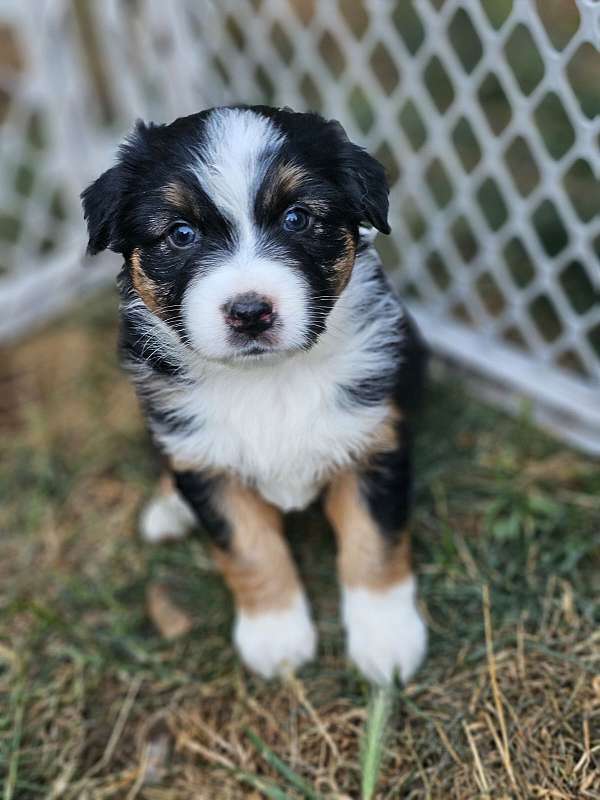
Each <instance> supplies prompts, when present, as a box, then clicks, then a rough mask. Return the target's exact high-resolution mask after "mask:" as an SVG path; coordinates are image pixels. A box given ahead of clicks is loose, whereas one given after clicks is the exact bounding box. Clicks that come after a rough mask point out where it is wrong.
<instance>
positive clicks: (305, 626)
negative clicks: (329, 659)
mask: <svg viewBox="0 0 600 800" xmlns="http://www.w3.org/2000/svg"><path fill="white" fill-rule="evenodd" d="M233 641H234V642H235V646H236V647H237V649H238V651H239V653H240V655H241V657H242V660H243V661H244V663H245V664H246V666H248V667H249V668H250V669H251V670H253V671H254V672H258V674H259V675H262V676H263V678H272V677H273V676H275V675H277V674H279V673H282V672H284V671H285V670H286V668H292V669H293V668H295V667H299V666H300V665H301V664H304V662H306V661H310V660H311V659H312V658H314V655H315V651H316V648H317V633H316V631H315V628H314V626H313V624H312V622H311V619H310V613H309V609H308V603H307V602H306V597H305V596H304V595H303V594H298V595H297V597H296V599H295V600H294V602H293V604H292V605H291V606H290V607H289V608H286V609H283V610H281V611H269V612H267V613H265V614H247V613H245V612H243V611H240V612H238V616H237V619H236V622H235V629H234V634H233Z"/></svg>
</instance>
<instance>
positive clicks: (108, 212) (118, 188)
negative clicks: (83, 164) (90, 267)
mask: <svg viewBox="0 0 600 800" xmlns="http://www.w3.org/2000/svg"><path fill="white" fill-rule="evenodd" d="M122 183H123V181H122V168H121V166H120V165H117V166H116V167H111V168H110V169H109V170H107V171H106V172H104V173H103V174H102V175H100V177H99V178H98V179H97V180H95V181H94V183H92V184H91V185H90V186H88V188H87V189H86V190H85V191H84V192H82V193H81V202H82V204H83V215H84V217H85V219H86V222H87V227H88V236H89V242H88V253H89V254H90V255H95V254H96V253H99V252H100V251H101V250H106V248H107V247H110V246H111V243H113V241H114V231H115V223H116V220H117V216H118V213H119V205H120V201H121V196H122V191H123V186H122Z"/></svg>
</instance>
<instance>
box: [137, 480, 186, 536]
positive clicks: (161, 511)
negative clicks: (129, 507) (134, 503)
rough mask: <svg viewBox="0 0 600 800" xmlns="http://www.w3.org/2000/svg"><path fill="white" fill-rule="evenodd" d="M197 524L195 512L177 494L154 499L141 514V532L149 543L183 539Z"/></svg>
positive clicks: (159, 496) (161, 495)
mask: <svg viewBox="0 0 600 800" xmlns="http://www.w3.org/2000/svg"><path fill="white" fill-rule="evenodd" d="M195 524H196V517H195V516H194V512H193V511H192V509H191V508H190V507H189V506H188V505H187V503H186V502H185V501H184V500H183V498H182V497H181V496H180V495H179V494H178V493H177V492H168V493H167V494H159V495H156V497H153V498H152V499H151V500H150V501H149V502H148V504H147V505H146V507H145V508H144V510H143V511H142V513H141V514H140V522H139V530H140V535H141V537H142V539H145V540H146V541H147V542H162V541H164V540H165V539H181V538H182V537H184V536H185V535H186V533H187V532H188V531H189V530H191V529H192V528H193V527H194V525H195Z"/></svg>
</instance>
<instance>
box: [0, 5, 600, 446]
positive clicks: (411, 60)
mask: <svg viewBox="0 0 600 800" xmlns="http://www.w3.org/2000/svg"><path fill="white" fill-rule="evenodd" d="M5 5H6V6H7V8H8V9H9V10H11V11H12V13H11V14H8V13H7V18H6V20H5V24H4V25H2V26H0V119H1V120H2V122H1V124H2V143H1V146H0V166H1V168H2V170H3V173H4V176H5V178H4V180H3V182H2V183H3V186H2V187H0V206H1V212H0V213H1V216H0V242H3V243H4V244H5V245H6V248H5V249H6V256H5V257H3V259H2V262H1V264H0V269H3V270H4V273H3V275H2V276H1V277H0V281H2V283H1V284H0V286H1V288H2V293H3V298H4V299H3V300H2V301H1V302H0V335H1V334H2V333H3V332H4V333H10V332H14V331H15V330H17V329H23V328H24V327H26V326H27V325H29V324H30V322H31V321H32V320H33V319H34V318H36V317H37V318H39V317H40V316H41V315H42V314H43V313H49V312H50V311H51V310H53V308H54V307H56V306H57V305H59V304H60V303H61V302H62V301H63V300H64V299H65V298H67V297H69V296H72V294H73V293H74V292H76V291H79V289H80V288H81V287H82V286H83V285H84V283H85V282H86V281H94V280H96V279H97V277H98V276H100V275H101V274H102V275H103V274H104V272H103V270H102V269H96V270H89V271H84V270H81V269H80V260H81V253H82V251H83V247H84V238H83V237H84V232H83V230H82V226H81V221H80V216H79V211H78V203H77V193H78V191H79V190H80V188H81V186H82V185H84V184H85V182H86V181H87V180H88V179H89V178H91V177H92V176H93V175H94V174H95V173H97V172H98V171H99V170H100V169H103V168H105V167H106V166H107V165H108V164H109V163H110V157H111V155H110V154H111V149H112V147H113V146H114V143H115V141H117V140H118V138H119V136H120V135H121V134H122V132H123V130H124V129H126V128H127V127H128V126H129V125H130V124H131V121H132V120H133V119H134V118H135V117H136V116H143V117H147V118H152V119H154V120H157V121H166V120H169V119H171V118H173V117H175V116H178V115H181V114H184V113H189V112H191V111H196V110H198V109H199V108H201V107H205V106H208V105H215V104H223V103H228V102H236V101H244V102H266V103H270V104H274V105H290V106H293V107H295V108H299V109H303V108H312V109H316V110H318V111H321V112H322V113H323V114H325V115H326V116H329V117H337V118H339V119H340V120H341V121H342V122H343V123H344V125H345V126H346V128H347V130H348V132H349V134H350V135H351V136H352V137H353V138H355V139H356V140H357V141H359V142H361V143H362V144H364V145H365V147H367V148H368V149H369V150H370V151H371V152H373V153H374V154H376V155H377V156H378V157H379V158H380V160H381V161H382V162H383V163H384V164H385V166H386V168H387V171H388V175H389V178H390V182H391V184H392V198H391V199H392V204H391V222H392V225H393V229H394V233H393V236H392V237H389V238H387V239H385V238H384V237H380V246H381V250H382V254H383V256H384V259H385V262H386V264H387V265H388V268H389V270H390V274H391V275H392V276H393V278H394V280H395V281H396V282H397V284H398V286H399V287H400V288H401V289H402V291H403V292H404V294H405V296H406V297H407V298H408V299H409V302H410V305H411V308H412V310H413V311H414V313H415V315H416V316H417V318H418V319H419V321H420V322H421V325H422V327H423V329H424V331H425V332H426V334H427V336H428V338H429V340H430V341H431V343H432V345H433V347H434V349H436V350H437V351H438V352H439V353H441V354H443V355H445V356H447V357H450V358H452V359H454V360H456V361H458V362H460V363H461V364H464V365H465V366H467V367H468V368H470V369H471V371H472V372H473V373H474V374H477V375H479V376H483V377H484V378H485V380H484V381H483V382H480V386H481V387H482V388H483V389H484V390H485V391H486V392H487V393H488V394H493V396H494V397H495V398H496V399H497V400H498V401H500V402H502V403H503V404H505V405H508V406H513V407H515V406H516V405H517V404H518V403H519V402H520V400H519V398H522V397H523V396H526V397H528V398H530V399H531V400H532V401H533V403H532V407H533V409H534V414H535V416H536V418H538V419H539V420H540V421H541V422H543V423H545V424H546V425H548V426H550V427H552V428H553V429H554V430H556V431H558V432H560V433H561V434H562V435H563V436H564V437H566V438H568V439H569V440H571V441H572V442H575V443H577V444H579V445H580V446H582V447H585V448H586V449H588V450H590V451H594V452H600V180H599V178H600V176H599V174H598V173H599V170H600V159H599V144H600V138H599V137H600V52H599V48H600V3H598V2H596V1H595V0H537V1H536V0H445V1H444V0H415V1H414V2H409V1H408V0H321V1H317V0H246V1H244V0H219V1H218V2H216V0H215V2H197V1H196V2H192V0H189V2H187V1H186V0H175V2H173V3H171V4H169V7H168V9H167V8H166V7H165V4H164V3H159V2H156V0H128V1H126V0H122V2H116V0H105V2H103V3H101V4H100V3H97V4H93V3H87V4H86V3H84V2H77V1H74V2H67V1H66V0H47V2H41V0H40V2H34V0H31V1H30V2H29V3H28V2H20V3H19V2H16V0H13V2H12V3H8V1H6V2H5ZM33 9H35V11H34V13H32V11H33ZM92 274H93V275H95V276H96V277H90V276H91V275H92ZM84 275H85V276H88V277H84ZM59 279H60V280H59ZM40 287H41V288H40ZM24 308H27V312H25V311H23V309H24ZM2 326H3V327H2Z"/></svg>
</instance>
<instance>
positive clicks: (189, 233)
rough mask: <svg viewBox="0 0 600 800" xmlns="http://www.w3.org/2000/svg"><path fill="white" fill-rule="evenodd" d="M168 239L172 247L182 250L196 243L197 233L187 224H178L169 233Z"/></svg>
mask: <svg viewBox="0 0 600 800" xmlns="http://www.w3.org/2000/svg"><path fill="white" fill-rule="evenodd" d="M168 239H169V242H170V243H171V244H172V245H173V247H177V248H178V249H179V250H183V249H185V248H186V247H190V246H191V245H193V244H194V243H195V242H196V241H197V239H198V233H197V231H196V230H195V229H194V228H192V226H191V225H188V224H187V222H178V223H176V224H175V225H173V227H172V228H171V230H170V231H169V235H168Z"/></svg>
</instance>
